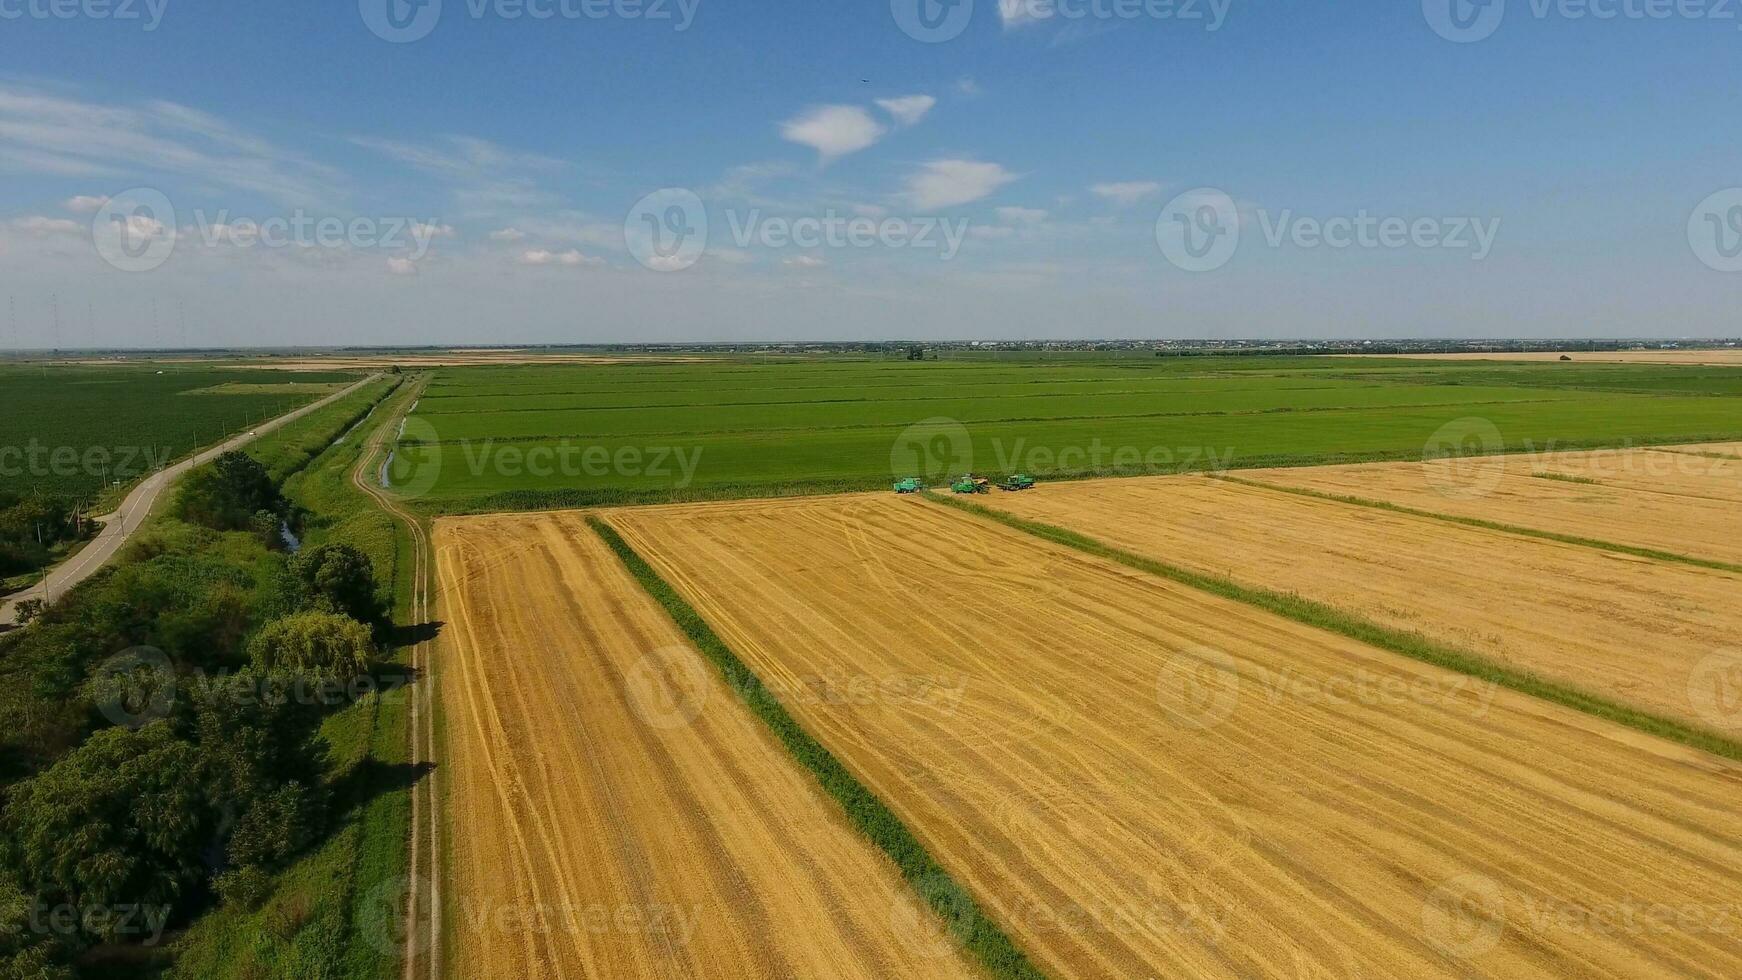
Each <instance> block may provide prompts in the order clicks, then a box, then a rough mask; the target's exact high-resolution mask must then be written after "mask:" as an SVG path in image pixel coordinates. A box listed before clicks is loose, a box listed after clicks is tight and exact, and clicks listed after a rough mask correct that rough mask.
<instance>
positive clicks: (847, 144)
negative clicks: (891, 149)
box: [780, 105, 889, 163]
mask: <svg viewBox="0 0 1742 980" xmlns="http://www.w3.org/2000/svg"><path fill="white" fill-rule="evenodd" d="M887 132H889V129H888V127H886V126H884V125H883V124H882V123H880V122H878V121H877V120H875V119H873V118H871V113H869V112H867V111H865V110H864V109H862V108H860V107H859V106H856V105H825V106H818V107H817V108H815V109H811V110H810V111H808V112H806V113H804V114H803V115H800V116H797V117H795V118H793V119H789V120H787V121H786V122H784V123H781V125H780V135H781V136H782V137H783V138H785V139H786V140H788V141H790V142H793V143H799V144H802V145H804V146H808V147H810V148H811V149H813V150H816V151H817V153H818V154H819V155H820V156H821V157H822V160H823V162H824V163H827V162H829V161H830V160H834V159H837V158H839V157H843V156H846V155H847V154H849V153H857V152H859V151H860V150H863V149H865V148H866V147H868V146H871V145H872V144H874V143H876V142H877V141H878V140H880V139H882V138H883V136H884V134H885V133H887Z"/></svg>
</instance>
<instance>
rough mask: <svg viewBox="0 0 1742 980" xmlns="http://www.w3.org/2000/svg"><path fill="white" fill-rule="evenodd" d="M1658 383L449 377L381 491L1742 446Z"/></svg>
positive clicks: (1166, 469) (979, 371)
mask: <svg viewBox="0 0 1742 980" xmlns="http://www.w3.org/2000/svg"><path fill="white" fill-rule="evenodd" d="M1259 361H1273V362H1274V363H1267V364H1258V363H1254V362H1259ZM1666 370H1673V369H1666V368H1662V367H1640V368H1628V367H1624V366H1622V367H1602V368H1599V367H1592V368H1589V369H1587V370H1586V371H1585V372H1584V373H1580V374H1577V375H1573V374H1568V373H1566V372H1558V371H1557V370H1556V368H1555V367H1554V366H1531V365H1518V366H1514V368H1513V369H1509V370H1497V369H1496V368H1494V367H1493V366H1483V365H1479V364H1477V365H1469V366H1460V365H1450V366H1432V365H1427V364H1425V363H1415V362H1391V361H1365V360H1362V361H1339V360H1335V359H1329V358H1325V359H1318V360H1316V361H1310V360H1305V359H1285V358H1276V359H1260V358H1173V359H1166V358H1150V359H1147V360H1146V359H1141V358H1116V359H1115V358H1109V359H1102V360H1082V359H1072V360H1058V361H1031V362H1009V363H1006V362H992V363H963V362H955V361H941V362H929V361H928V362H918V363H907V362H900V361H830V362H823V361H815V362H811V361H803V362H788V363H779V364H767V363H752V362H742V363H739V362H725V361H720V362H712V363H708V364H618V365H612V366H592V365H565V366H554V367H553V366H545V367H525V368H516V369H508V368H499V367H485V368H455V369H450V370H444V371H443V372H441V374H440V376H439V377H438V378H437V379H436V381H435V383H434V384H432V385H431V387H430V389H429V392H428V393H427V394H426V396H425V397H424V398H423V399H422V400H421V402H420V403H419V405H418V408H417V412H416V414H415V415H414V416H413V417H412V419H411V420H410V421H409V423H408V425H407V428H406V431H405V434H404V437H403V442H402V444H401V447H400V448H401V450H402V452H401V454H400V456H399V459H398V468H397V469H396V471H395V479H394V483H395V485H396V487H405V488H409V489H406V490H404V491H403V492H405V493H406V494H407V495H410V496H415V497H417V498H419V499H422V500H426V501H428V503H429V505H430V507H431V508H432V509H435V510H438V511H447V512H465V511H488V510H500V509H505V508H506V509H524V508H540V507H547V508H548V507H558V506H576V505H598V504H622V503H636V502H657V501H665V500H688V499H708V498H717V497H730V496H756V495H771V494H783V493H793V492H828V491H842V490H855V489H859V490H863V489H871V488H875V487H878V486H882V485H885V484H887V483H888V482H889V481H890V480H891V479H892V478H895V477H899V476H905V475H908V473H909V472H913V473H917V474H918V475H921V476H925V477H927V478H929V479H932V480H934V481H941V480H942V479H943V478H944V477H945V476H947V475H949V474H951V473H952V472H954V473H960V472H962V471H964V470H977V471H981V472H985V473H991V474H1002V473H1008V472H1015V471H1029V472H1033V473H1035V474H1037V475H1039V476H1042V477H1054V478H1065V477H1083V476H1094V475H1133V474H1149V475H1154V474H1159V473H1174V472H1181V471H1194V470H1205V469H1211V468H1216V467H1229V466H1241V467H1248V466H1264V465H1282V464H1290V465H1294V464H1304V463H1327V462H1348V461H1354V460H1360V459H1375V458H1390V459H1407V458H1419V457H1420V456H1421V455H1422V453H1423V450H1424V446H1428V445H1429V444H1430V443H1432V442H1433V440H1434V439H1435V438H1436V433H1438V432H1440V431H1441V430H1442V429H1443V427H1445V426H1446V425H1447V423H1449V422H1453V421H1455V420H1459V419H1468V418H1472V417H1474V418H1481V419H1485V420H1488V421H1490V422H1492V423H1493V424H1494V425H1495V426H1496V427H1497V428H1498V429H1499V430H1500V431H1501V432H1502V433H1503V434H1504V435H1503V440H1504V444H1503V446H1502V447H1500V448H1509V449H1519V448H1528V447H1530V446H1533V445H1544V444H1552V443H1560V444H1574V445H1577V444H1580V443H1584V444H1606V443H1612V442H1618V441H1621V440H1625V439H1633V440H1638V441H1650V442H1659V441H1677V440H1682V441H1697V440H1702V439H1715V438H1735V437H1736V436H1737V435H1739V434H1742V431H1739V430H1742V414H1739V413H1738V412H1737V411H1736V407H1737V405H1738V404H1742V403H1739V402H1738V401H1737V400H1736V399H1735V397H1734V396H1733V395H1730V394H1725V393H1724V392H1728V391H1730V390H1731V389H1730V388H1729V387H1726V385H1727V384H1729V382H1733V381H1735V380H1737V379H1742V372H1737V373H1736V377H1735V378H1730V377H1729V376H1728V375H1726V376H1725V377H1724V378H1713V379H1707V380H1699V384H1698V385H1696V386H1695V387H1692V388H1678V387H1673V386H1672V387H1666V388H1662V389H1661V390H1660V389H1659V388H1658V387H1654V386H1660V385H1666V384H1668V382H1665V381H1663V380H1662V379H1660V378H1659V377H1658V375H1660V374H1662V373H1663V372H1664V371H1666ZM1711 370H1719V369H1711ZM1630 384H1637V385H1639V386H1641V387H1640V388H1639V389H1638V390H1634V389H1631V388H1628V387H1627V386H1628V385H1630ZM1705 386H1711V387H1712V390H1713V392H1716V393H1708V390H1707V387H1705Z"/></svg>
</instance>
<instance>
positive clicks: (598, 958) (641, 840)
mask: <svg viewBox="0 0 1742 980" xmlns="http://www.w3.org/2000/svg"><path fill="white" fill-rule="evenodd" d="M436 545H437V550H438V556H439V557H438V566H439V568H440V572H441V579H442V591H443V594H442V608H443V609H444V611H445V612H447V613H448V615H449V618H450V619H451V622H450V624H449V625H448V626H447V628H446V630H445V631H444V633H443V635H442V638H441V640H440V643H441V647H442V656H443V657H444V672H443V674H442V677H441V679H440V684H441V688H442V690H441V695H442V698H443V704H444V706H445V712H446V718H447V719H448V721H447V725H446V734H447V743H446V749H447V756H446V759H445V760H444V766H443V772H444V774H445V778H446V779H447V780H448V786H449V795H448V803H449V806H450V808H451V809H450V813H449V826H450V827H451V828H452V831H453V832H452V833H451V834H450V840H451V841H452V844H451V853H452V861H451V863H450V868H451V871H452V879H451V880H449V881H448V882H446V883H444V889H445V892H446V895H447V898H446V902H447V906H448V909H449V917H448V922H449V928H450V929H451V930H452V931H453V935H451V936H450V948H451V949H453V950H454V966H453V970H454V972H453V974H452V975H454V976H458V977H516V978H546V977H583V976H588V977H610V978H620V977H703V976H706V977H770V978H772V977H822V976H841V977H867V978H870V977H879V978H880V977H915V976H917V977H966V976H970V975H971V973H970V972H969V970H968V969H967V967H966V965H965V964H964V962H963V961H962V960H961V958H960V956H959V954H958V953H957V952H956V951H954V950H952V949H950V948H949V947H948V946H947V945H946V944H943V943H941V940H940V938H939V935H938V930H937V926H936V925H935V922H934V919H933V917H932V915H931V913H930V912H929V910H925V909H923V908H921V906H919V905H918V900H917V899H915V898H913V897H912V893H911V891H910V889H909V888H908V887H907V886H906V884H905V883H903V882H902V881H901V880H900V879H899V878H898V876H897V875H896V873H895V871H894V868H893V866H892V865H891V864H890V863H889V862H888V861H887V859H885V858H884V857H883V856H882V855H881V854H878V853H877V852H875V851H874V850H873V849H872V847H871V845H870V844H868V843H867V842H865V841H864V840H863V838H861V837H859V836H858V835H857V834H856V832H855V831H853V830H852V829H851V828H850V827H849V826H848V825H847V823H846V822H845V819H844V818H843V817H842V815H841V813H840V811H839V808H838V805H837V804H835V803H834V802H833V801H832V800H830V799H828V798H827V797H825V796H824V795H823V794H822V791H821V790H820V789H819V788H818V787H817V785H816V783H815V781H814V779H812V778H811V777H810V776H809V775H807V774H805V773H804V772H803V771H802V770H800V769H799V767H798V765H797V764H796V763H794V762H793V761H792V760H791V758H790V757H789V756H788V755H787V753H786V751H785V749H783V748H782V747H781V746H780V744H779V743H778V742H777V741H775V739H774V738H773V736H772V735H770V734H768V733H767V731H766V730H765V729H764V728H763V727H762V725H761V723H760V722H758V721H756V720H755V719H754V718H753V717H752V716H751V715H750V713H749V712H748V710H746V709H745V708H744V707H743V706H742V705H741V704H740V703H739V702H738V701H737V699H736V697H735V696H734V695H733V694H732V693H731V692H730V691H728V690H727V689H726V687H725V686H724V684H723V682H722V681H721V680H720V679H719V676H718V674H717V673H716V672H715V671H714V670H713V668H711V667H709V666H707V665H706V664H705V662H704V661H703V660H702V658H701V656H700V654H698V653H696V652H695V651H694V650H693V649H692V648H691V647H689V646H687V645H685V641H684V640H683V639H682V636H681V634H680V633H679V632H678V631H677V629H676V627H675V626H673V625H672V624H671V621H670V620H669V619H668V618H666V616H665V614H664V613H663V611H662V610H660V609H659V607H658V606H657V605H655V604H654V602H653V601H652V600H651V599H650V598H648V597H647V596H646V595H645V593H643V592H642V591H641V589H640V587H639V585H637V584H636V583H635V581H634V580H633V579H632V578H630V577H629V575H628V573H627V572H626V571H624V570H623V567H622V565H621V563H619V562H618V561H617V559H616V557H615V556H614V555H612V554H611V553H610V551H609V550H607V549H606V548H605V546H604V544H603V543H602V542H601V541H600V540H599V538H598V536H597V535H596V534H594V533H593V532H592V531H591V530H590V529H588V528H587V527H586V526H585V524H584V523H583V522H582V520H581V519H580V518H579V517H578V516H576V515H572V514H570V515H561V516H525V517H513V516H502V517H480V518H470V519H462V520H444V521H441V522H439V523H438V524H437V528H436Z"/></svg>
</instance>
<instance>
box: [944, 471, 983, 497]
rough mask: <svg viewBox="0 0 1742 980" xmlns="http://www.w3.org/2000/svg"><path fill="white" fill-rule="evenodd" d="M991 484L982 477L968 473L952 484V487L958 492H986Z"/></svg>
mask: <svg viewBox="0 0 1742 980" xmlns="http://www.w3.org/2000/svg"><path fill="white" fill-rule="evenodd" d="M989 487H991V484H990V483H988V482H986V481H985V480H983V479H981V478H980V477H977V476H973V475H968V476H964V477H962V478H960V479H958V480H957V481H956V482H954V483H952V484H950V489H951V490H953V491H955V492H956V493H985V492H987V490H988V488H989Z"/></svg>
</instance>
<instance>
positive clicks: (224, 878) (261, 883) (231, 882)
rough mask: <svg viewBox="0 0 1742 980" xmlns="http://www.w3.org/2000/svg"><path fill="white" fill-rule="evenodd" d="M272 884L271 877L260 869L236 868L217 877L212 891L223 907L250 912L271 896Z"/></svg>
mask: <svg viewBox="0 0 1742 980" xmlns="http://www.w3.org/2000/svg"><path fill="white" fill-rule="evenodd" d="M272 884H273V882H272V876H271V875H270V874H267V873H266V872H265V871H263V870H261V869H260V868H238V869H236V870H235V871H227V872H225V873H224V874H221V875H219V876H218V877H217V879H216V880H215V881H213V882H212V890H213V891H216V892H217V893H218V901H220V902H223V903H224V904H225V905H229V906H233V907H236V908H242V909H248V910H250V911H252V910H254V909H257V908H259V907H260V904H261V903H262V902H264V901H266V897H267V896H268V895H271V894H272Z"/></svg>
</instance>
